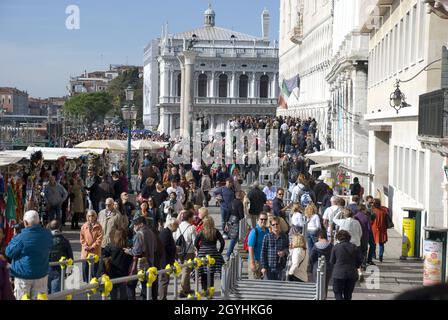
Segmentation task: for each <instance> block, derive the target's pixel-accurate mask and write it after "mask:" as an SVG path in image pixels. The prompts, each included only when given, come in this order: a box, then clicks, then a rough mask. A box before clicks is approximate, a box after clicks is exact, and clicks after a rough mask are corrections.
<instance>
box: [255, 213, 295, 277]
mask: <svg viewBox="0 0 448 320" xmlns="http://www.w3.org/2000/svg"><path fill="white" fill-rule="evenodd" d="M271 227H272V232H271V233H269V234H267V235H266V236H265V237H264V238H263V245H262V248H261V258H260V264H261V268H262V269H261V273H262V274H263V276H264V278H265V279H267V280H281V278H282V273H283V272H284V270H285V268H286V260H287V257H288V253H289V240H288V236H287V235H286V234H285V233H283V232H281V231H280V219H279V218H278V217H273V218H272V221H271Z"/></svg>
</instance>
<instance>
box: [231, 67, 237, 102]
mask: <svg viewBox="0 0 448 320" xmlns="http://www.w3.org/2000/svg"><path fill="white" fill-rule="evenodd" d="M235 87H236V74H235V72H232V77H231V80H230V98H236V90H235Z"/></svg>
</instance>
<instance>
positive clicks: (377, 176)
mask: <svg viewBox="0 0 448 320" xmlns="http://www.w3.org/2000/svg"><path fill="white" fill-rule="evenodd" d="M372 4H373V5H374V6H373V7H371V10H370V11H369V14H368V15H367V16H364V17H363V20H362V21H361V23H362V24H363V30H362V31H364V32H369V33H370V38H369V74H368V92H367V113H366V114H365V115H364V119H365V120H366V121H367V122H368V123H369V171H370V172H372V173H373V174H374V179H373V182H372V190H373V193H374V194H373V195H374V196H376V197H379V198H381V199H382V200H383V204H384V205H385V206H388V207H389V209H390V210H391V212H392V213H393V220H394V223H395V228H396V229H397V230H398V231H401V230H402V221H403V217H407V213H406V212H405V211H404V210H403V208H404V207H413V208H420V209H421V210H422V219H421V226H422V227H423V226H437V227H442V226H445V227H447V226H448V216H447V213H446V211H445V212H444V210H443V207H444V203H443V202H444V201H445V205H446V199H447V197H446V194H445V189H446V187H447V184H446V178H445V177H444V176H445V175H444V172H443V164H444V159H443V157H442V156H441V155H440V154H438V153H436V152H434V151H431V150H428V149H426V148H425V147H424V146H422V144H421V143H420V142H419V140H418V122H419V121H418V120H419V118H418V117H419V98H420V95H422V94H425V93H428V92H433V91H435V90H439V89H440V88H441V70H440V68H441V63H440V61H439V62H437V63H435V64H432V65H431V67H430V68H429V69H428V70H427V71H423V72H420V71H422V70H423V69H424V68H425V67H426V66H427V65H428V64H430V63H432V62H434V61H436V60H438V59H440V58H441V56H442V46H443V45H446V42H447V40H448V23H447V21H446V20H442V19H440V18H439V17H437V16H436V15H428V14H427V9H426V5H425V3H424V2H423V1H421V0H388V1H372V0H363V1H361V8H367V7H368V5H372ZM361 13H363V12H361ZM364 13H365V12H364ZM396 79H400V80H401V81H406V82H403V83H401V84H400V90H401V91H402V92H403V93H404V94H405V96H406V103H407V104H409V105H410V106H408V107H406V108H403V109H401V110H399V112H398V113H397V112H396V111H395V110H394V109H393V108H392V107H391V106H390V102H391V100H390V98H391V93H392V92H394V91H395V89H396V88H395V83H396ZM443 199H445V200H443Z"/></svg>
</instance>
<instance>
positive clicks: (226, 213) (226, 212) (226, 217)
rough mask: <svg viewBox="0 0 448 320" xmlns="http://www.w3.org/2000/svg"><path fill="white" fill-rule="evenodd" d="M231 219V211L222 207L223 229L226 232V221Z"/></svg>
mask: <svg viewBox="0 0 448 320" xmlns="http://www.w3.org/2000/svg"><path fill="white" fill-rule="evenodd" d="M229 218H230V210H229V209H228V208H225V207H221V229H222V230H223V231H224V228H225V226H226V221H228V220H229Z"/></svg>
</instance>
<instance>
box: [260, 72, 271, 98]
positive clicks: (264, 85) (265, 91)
mask: <svg viewBox="0 0 448 320" xmlns="http://www.w3.org/2000/svg"><path fill="white" fill-rule="evenodd" d="M268 95H269V77H268V76H267V75H263V76H261V78H260V98H265V99H267V98H268Z"/></svg>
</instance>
